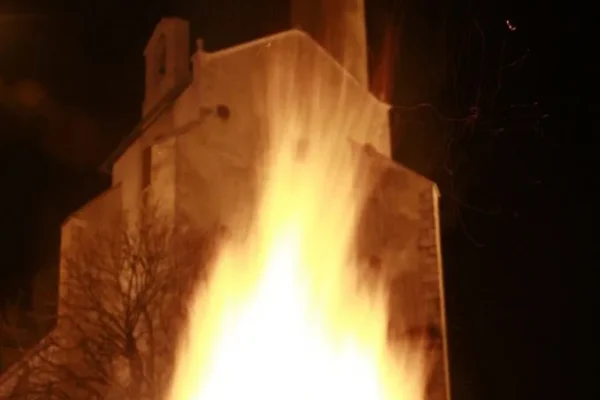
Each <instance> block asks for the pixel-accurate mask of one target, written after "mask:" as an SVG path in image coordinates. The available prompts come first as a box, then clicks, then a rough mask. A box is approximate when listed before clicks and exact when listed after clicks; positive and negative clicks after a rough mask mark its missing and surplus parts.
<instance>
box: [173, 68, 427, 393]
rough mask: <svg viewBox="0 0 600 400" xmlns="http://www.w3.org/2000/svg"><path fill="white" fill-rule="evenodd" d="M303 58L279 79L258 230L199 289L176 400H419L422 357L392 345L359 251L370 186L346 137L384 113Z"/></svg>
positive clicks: (231, 247)
mask: <svg viewBox="0 0 600 400" xmlns="http://www.w3.org/2000/svg"><path fill="white" fill-rule="evenodd" d="M292 58H293V57H292ZM292 58H290V57H281V58H278V59H277V60H278V61H277V63H276V66H277V68H276V69H275V70H274V71H271V73H270V74H269V81H270V82H269V87H268V96H267V104H268V111H269V113H268V115H269V116H270V120H269V124H270V125H269V142H270V151H269V152H268V153H267V155H266V160H265V168H264V171H263V172H264V177H263V178H264V179H262V182H263V183H262V187H261V192H262V193H261V201H260V205H259V207H258V209H257V210H256V215H255V217H254V226H253V229H252V231H251V232H252V233H251V234H250V235H249V236H247V237H234V238H233V239H231V240H230V241H228V242H227V243H226V244H224V245H223V248H222V249H221V251H220V255H219V257H218V259H217V260H216V263H215V265H214V269H213V272H212V276H211V277H210V279H209V282H208V283H207V285H206V287H205V288H203V290H199V291H198V294H197V295H196V298H195V300H194V302H193V305H192V313H191V319H190V321H189V327H188V331H187V335H186V336H185V338H184V340H183V343H182V345H181V349H180V352H179V356H178V361H177V365H176V370H175V374H174V380H173V383H172V387H171V389H170V393H169V397H168V398H169V399H170V400H238V399H262V400H281V399H288V400H294V399H297V400H309V399H310V400H325V399H327V400H331V399H344V400H420V399H422V398H423V392H424V363H423V361H424V360H423V357H422V355H423V353H422V352H421V351H419V349H414V348H411V347H410V346H408V345H407V346H395V347H392V346H390V345H389V344H388V341H387V325H388V314H387V306H386V303H387V296H386V293H385V291H384V290H382V289H377V290H374V289H373V288H372V287H371V288H370V289H367V288H366V287H365V285H361V284H360V283H361V282H360V279H359V275H358V273H357V271H358V267H359V265H357V260H356V258H355V257H354V254H353V240H354V232H355V230H356V225H357V218H358V216H359V214H360V212H361V208H362V204H363V201H362V199H363V198H364V196H365V194H366V192H367V188H366V187H365V186H364V185H362V184H360V182H364V179H362V178H364V177H363V176H360V172H361V171H359V170H358V169H357V168H356V159H355V153H353V152H352V151H351V150H350V146H349V143H348V140H347V138H348V136H350V133H352V137H358V136H360V135H362V136H363V137H365V138H366V137H367V135H368V133H369V132H360V130H362V129H365V128H364V127H365V126H368V124H364V123H362V122H361V121H364V120H367V121H368V120H369V119H370V118H372V116H373V113H374V112H375V111H374V110H370V109H360V110H357V109H352V108H350V109H348V108H347V99H344V93H345V90H344V85H346V84H347V82H346V79H340V80H339V82H338V81H336V82H335V84H333V83H332V81H331V79H327V84H325V83H324V80H323V79H320V78H319V75H318V74H317V73H316V72H314V71H318V69H313V70H312V71H313V72H314V73H312V74H308V75H310V77H311V78H310V80H303V79H300V78H298V79H296V81H300V82H298V83H297V84H294V82H295V80H294V79H290V78H289V74H290V73H292V74H293V73H294V71H296V68H297V67H296V66H295V65H294V62H295V61H297V60H292ZM298 76H307V75H303V74H299V75H298ZM307 89H308V90H307ZM300 93H302V94H300ZM340 104H346V105H344V106H343V107H342V106H340ZM357 130H358V132H357ZM350 131H352V132H350ZM302 139H304V140H307V139H308V146H307V147H306V148H305V149H304V150H306V151H305V152H303V154H302V157H301V158H299V157H298V143H299V141H301V140H302ZM240 236H241V235H240Z"/></svg>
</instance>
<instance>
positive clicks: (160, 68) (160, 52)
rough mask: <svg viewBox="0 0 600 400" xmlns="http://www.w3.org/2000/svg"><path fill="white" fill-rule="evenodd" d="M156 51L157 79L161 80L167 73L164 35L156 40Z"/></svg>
mask: <svg viewBox="0 0 600 400" xmlns="http://www.w3.org/2000/svg"><path fill="white" fill-rule="evenodd" d="M156 50H157V51H156V60H157V66H156V68H157V72H158V79H162V78H163V77H164V76H165V74H166V73H167V43H166V40H165V36H164V35H161V36H160V37H159V38H158V43H157V48H156Z"/></svg>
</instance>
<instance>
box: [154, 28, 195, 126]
mask: <svg viewBox="0 0 600 400" xmlns="http://www.w3.org/2000/svg"><path fill="white" fill-rule="evenodd" d="M189 36H190V26H189V22H187V21H185V20H183V19H181V18H173V17H171V18H163V19H161V20H160V22H159V23H158V24H157V25H156V28H154V33H153V34H152V36H151V37H150V40H149V41H148V44H147V45H146V49H145V50H144V57H145V59H146V90H145V93H144V104H143V107H142V108H143V115H146V114H147V113H148V112H149V111H150V110H152V109H153V108H154V107H155V106H156V105H157V104H159V103H160V102H161V100H163V99H164V98H165V97H166V96H168V95H169V94H170V93H173V92H174V91H178V90H179V89H181V88H182V87H183V86H185V85H187V84H188V83H189V81H190V76H191V75H190V50H189V46H190V44H189V43H190V38H189Z"/></svg>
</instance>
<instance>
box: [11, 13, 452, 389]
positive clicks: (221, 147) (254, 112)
mask: <svg viewBox="0 0 600 400" xmlns="http://www.w3.org/2000/svg"><path fill="white" fill-rule="evenodd" d="M188 32H189V28H188V25H187V22H185V21H182V20H179V19H164V20H163V21H161V23H160V24H159V25H158V27H157V30H156V32H155V34H154V35H153V36H152V39H151V40H150V42H149V44H148V47H147V49H146V53H145V56H146V59H147V62H146V64H147V69H148V70H147V71H146V78H147V79H146V85H147V88H146V99H145V101H144V106H143V108H144V116H143V118H142V122H141V123H140V126H139V127H138V128H137V130H136V131H134V133H132V136H131V137H130V138H129V140H128V141H127V142H126V145H125V146H123V147H122V148H121V149H120V151H119V152H118V153H117V154H116V156H115V157H114V160H113V162H112V163H111V164H112V165H111V166H112V175H113V188H112V189H111V190H109V191H108V192H107V193H105V194H103V195H101V196H99V197H98V198H97V199H95V200H92V201H91V202H90V203H89V204H88V205H87V206H85V207H84V208H83V209H81V210H80V211H79V212H77V213H75V214H73V216H72V217H71V218H70V219H69V220H67V221H66V222H65V224H64V226H63V239H62V247H63V250H64V251H68V247H69V246H70V245H71V243H70V238H71V236H72V231H73V230H74V229H86V228H89V227H90V226H93V225H97V224H101V223H102V222H103V221H109V220H110V219H111V215H113V214H114V215H117V214H119V213H120V212H121V210H126V211H128V215H130V216H131V218H135V215H136V210H137V209H138V206H139V204H140V203H141V201H142V198H143V196H144V193H146V195H151V196H152V198H153V199H155V200H157V201H158V202H159V203H160V204H161V207H162V208H163V210H165V211H166V212H167V213H168V214H169V215H171V216H172V217H173V220H174V222H175V223H179V222H180V221H186V223H192V224H194V225H195V226H196V227H197V228H200V229H209V228H211V227H213V226H214V225H215V224H221V225H224V226H227V227H232V225H234V222H233V221H236V222H235V226H236V227H239V226H240V225H239V224H240V222H239V221H243V220H244V216H248V217H250V216H251V212H249V211H250V210H251V209H252V207H253V206H254V205H255V201H256V199H257V182H256V179H257V178H256V176H257V168H259V165H260V163H259V162H258V161H259V160H260V159H261V154H263V152H264V151H265V148H266V147H267V143H266V141H267V139H266V135H265V132H266V131H267V125H268V120H269V115H268V114H269V112H271V111H270V110H272V107H269V106H267V104H266V101H267V100H266V99H268V98H269V93H268V90H270V89H269V88H270V87H272V86H273V74H274V71H275V72H276V74H277V77H278V80H277V82H278V83H277V84H278V85H279V88H278V89H279V90H281V87H282V85H284V84H285V82H292V81H293V82H296V83H298V82H300V83H302V82H312V80H314V77H315V76H318V77H319V79H320V80H321V84H322V85H324V86H329V87H340V88H343V95H341V96H339V97H338V98H336V99H333V100H332V101H334V102H335V104H337V105H338V106H340V107H342V109H345V110H346V109H347V110H348V111H347V112H348V113H352V114H353V115H354V114H356V115H360V113H361V112H363V110H366V109H369V110H371V116H370V118H368V119H365V120H364V121H362V119H361V118H357V119H356V121H358V122H356V123H358V124H365V125H364V126H360V127H359V128H360V129H355V128H356V126H355V125H353V127H352V129H349V132H348V139H350V140H349V142H348V145H349V146H354V147H355V151H357V152H358V153H360V154H361V156H360V158H361V160H362V161H361V162H364V163H365V164H364V165H365V168H368V170H369V176H370V178H369V179H371V180H372V184H373V191H372V194H371V195H370V196H369V200H368V202H367V205H366V208H365V210H364V213H363V217H362V219H361V225H360V229H359V237H358V238H357V244H356V246H357V251H358V253H359V256H360V257H362V258H364V259H365V260H368V264H369V265H371V267H372V268H373V269H375V270H378V271H380V272H381V273H383V274H385V275H386V276H387V277H388V279H389V282H390V285H391V287H392V296H391V299H390V302H391V303H390V304H391V321H390V328H391V337H392V338H400V337H406V336H409V337H413V336H414V337H415V338H417V337H421V335H423V334H426V335H427V337H428V338H429V339H430V349H431V358H432V360H433V362H434V368H433V372H432V378H431V383H430V387H429V389H428V391H429V398H431V399H436V400H437V399H440V400H442V399H446V398H447V397H448V396H447V385H446V380H447V374H446V370H447V363H446V359H447V357H446V356H445V350H444V347H445V327H444V325H445V323H444V309H443V291H442V289H441V288H442V285H441V277H442V275H441V258H440V243H439V226H438V215H437V210H438V208H437V197H438V193H437V190H436V187H435V185H434V184H433V183H432V182H430V181H428V180H427V179H425V178H423V177H421V176H419V175H417V174H415V173H414V172H412V171H410V170H408V169H406V168H404V167H403V166H401V165H398V164H396V163H394V162H392V161H391V160H390V158H389V157H390V140H389V126H388V114H387V112H388V106H387V105H386V104H384V103H381V102H379V101H378V100H377V99H376V98H375V97H374V96H372V95H371V94H370V93H369V92H368V91H366V90H365V89H364V85H362V84H361V83H360V82H359V81H357V80H356V79H354V78H353V77H352V76H350V75H349V74H348V73H346V71H345V70H344V69H343V68H342V67H341V66H340V65H339V64H338V63H337V62H336V61H335V59H334V58H333V57H331V56H330V55H329V54H328V53H327V52H326V51H325V50H324V49H323V48H321V47H320V46H318V45H317V44H316V43H315V42H314V41H313V40H312V39H311V38H310V37H309V36H307V35H306V34H304V33H302V32H300V31H289V32H284V33H281V34H278V35H274V36H272V37H267V38H262V39H259V40H257V41H254V42H250V43H247V44H243V45H240V46H236V47H234V48H230V49H225V50H222V51H219V52H215V53H206V52H204V51H203V49H202V43H201V42H198V50H197V51H196V53H195V54H194V55H193V56H192V70H191V71H189V69H186V68H182V67H181V64H182V63H186V65H189V59H190V57H189V54H187V46H184V45H181V43H179V42H181V41H183V42H185V44H186V45H187V43H188V40H189V38H188V34H189V33H188ZM162 35H164V36H162ZM164 37H166V43H167V59H166V66H161V67H160V68H161V69H162V68H166V69H165V71H162V70H161V72H160V73H161V74H164V75H165V76H164V77H162V78H161V77H160V76H159V77H156V76H154V75H153V74H154V72H155V71H153V68H156V63H155V62H154V61H153V60H154V58H153V57H154V56H155V54H154V53H155V52H154V50H153V47H152V46H153V45H154V44H155V43H164V41H165V39H164ZM178 38H179V39H180V40H179V41H178ZM178 43H179V44H178ZM159 51H161V50H160V49H158V48H157V49H156V52H159ZM281 60H285V63H284V64H285V68H281V65H280V64H281ZM155 78H156V79H155ZM306 88H307V90H309V89H310V84H308V83H307V84H306ZM355 132H363V133H364V132H367V134H362V135H355ZM308 139H309V140H310V138H308ZM144 152H146V153H144ZM148 152H149V153H148ZM148 154H150V155H148ZM144 162H150V168H151V175H150V177H151V180H150V185H149V186H148V187H144V186H145V183H144V177H143V175H144V168H147V167H148V166H144ZM67 275H68V271H64V270H62V271H61V279H64V277H65V276H67ZM66 295H68V293H61V296H66ZM395 315H402V316H403V318H404V319H405V321H407V322H408V326H409V329H408V331H406V329H404V330H403V331H400V332H399V331H397V330H395V329H394V318H395V317H394V316H395ZM34 350H35V349H34ZM29 354H30V355H29V356H28V357H29V360H24V361H23V362H21V363H18V364H17V365H15V366H14V367H13V368H12V369H10V370H9V371H8V372H7V373H6V374H5V375H4V376H3V377H0V398H2V397H3V395H4V393H7V392H6V391H7V390H9V389H10V387H12V385H14V384H15V382H16V380H15V379H16V376H18V371H19V370H20V369H21V368H22V365H21V364H23V363H25V362H35V361H34V359H35V351H32V352H30V353H29Z"/></svg>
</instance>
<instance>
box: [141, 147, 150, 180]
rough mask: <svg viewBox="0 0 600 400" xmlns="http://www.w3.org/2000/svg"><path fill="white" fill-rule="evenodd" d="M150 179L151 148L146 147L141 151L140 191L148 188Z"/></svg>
mask: <svg viewBox="0 0 600 400" xmlns="http://www.w3.org/2000/svg"><path fill="white" fill-rule="evenodd" d="M151 179H152V148H151V147H146V148H145V149H144V150H143V151H142V190H145V189H147V188H148V187H149V186H150V183H151Z"/></svg>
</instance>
